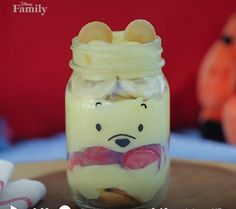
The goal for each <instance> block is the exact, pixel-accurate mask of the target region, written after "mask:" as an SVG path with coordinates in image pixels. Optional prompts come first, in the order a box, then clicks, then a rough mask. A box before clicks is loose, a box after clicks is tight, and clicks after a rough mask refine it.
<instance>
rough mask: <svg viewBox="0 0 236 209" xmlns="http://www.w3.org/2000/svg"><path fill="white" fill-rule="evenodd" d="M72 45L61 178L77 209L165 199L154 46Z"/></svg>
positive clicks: (164, 143)
mask: <svg viewBox="0 0 236 209" xmlns="http://www.w3.org/2000/svg"><path fill="white" fill-rule="evenodd" d="M122 38H123V32H113V43H105V42H101V41H100V42H99V41H92V42H90V43H89V44H84V43H79V41H78V39H77V37H76V38H74V39H73V41H72V46H71V49H72V52H73V58H72V60H71V61H70V67H71V68H72V69H73V74H72V75H71V78H70V80H69V82H68V85H67V89H66V135H67V147H68V167H67V176H68V182H69V186H70V188H71V190H72V192H73V194H74V198H75V201H76V203H77V204H78V205H79V206H80V207H81V208H126V209H127V208H150V207H156V206H158V205H159V204H160V203H161V202H162V200H163V199H164V197H165V195H166V192H167V183H168V171H169V162H170V159H169V154H168V150H169V133H170V128H169V123H170V122H169V88H168V84H167V81H166V79H165V77H164V75H163V73H162V67H163V65H164V60H163V58H162V57H161V53H162V48H161V40H160V38H159V37H157V38H156V39H155V40H154V41H153V42H151V43H145V44H143V43H137V42H124V41H122Z"/></svg>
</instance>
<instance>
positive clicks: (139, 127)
mask: <svg viewBox="0 0 236 209" xmlns="http://www.w3.org/2000/svg"><path fill="white" fill-rule="evenodd" d="M138 130H139V132H141V131H143V124H139V125H138Z"/></svg>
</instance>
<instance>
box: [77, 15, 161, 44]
mask: <svg viewBox="0 0 236 209" xmlns="http://www.w3.org/2000/svg"><path fill="white" fill-rule="evenodd" d="M112 36H113V35H112V30H111V29H110V27H109V26H108V25H107V24H105V23H103V22H99V21H94V22H90V23H88V24H86V25H85V26H84V27H83V28H82V29H81V30H80V32H79V35H78V39H79V42H80V43H89V42H90V41H93V40H96V41H104V42H107V43H112V39H113V37H112ZM155 38H156V31H155V29H154V27H153V26H152V24H151V23H150V22H148V21H147V20H142V19H138V20H134V21H132V22H130V23H129V24H128V26H127V27H126V29H125V31H124V41H135V42H139V43H149V42H152V41H154V40H155Z"/></svg>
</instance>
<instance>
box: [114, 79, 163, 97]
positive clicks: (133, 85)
mask: <svg viewBox="0 0 236 209" xmlns="http://www.w3.org/2000/svg"><path fill="white" fill-rule="evenodd" d="M161 91H162V84H161V82H160V79H159V77H157V76H154V77H151V76H147V77H143V78H139V79H132V80H119V90H118V91H117V93H118V94H119V95H121V96H123V97H129V96H132V97H134V98H137V97H143V98H144V99H150V98H152V97H158V96H160V93H161Z"/></svg>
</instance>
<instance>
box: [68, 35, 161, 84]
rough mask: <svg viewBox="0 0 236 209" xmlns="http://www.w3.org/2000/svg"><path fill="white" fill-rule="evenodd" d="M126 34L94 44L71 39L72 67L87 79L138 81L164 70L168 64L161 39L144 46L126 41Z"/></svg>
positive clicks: (93, 42)
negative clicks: (163, 56) (109, 40)
mask: <svg viewBox="0 0 236 209" xmlns="http://www.w3.org/2000/svg"><path fill="white" fill-rule="evenodd" d="M123 34H124V33H123V31H122V32H113V42H112V43H106V42H102V41H91V42H90V43H88V44H84V43H79V41H78V39H77V37H75V38H74V39H73V40H72V46H71V49H72V56H73V58H72V60H71V61H70V67H71V68H72V69H74V70H75V71H79V72H80V73H82V74H83V77H84V78H85V79H88V80H104V79H111V78H114V77H119V78H123V79H130V78H139V77H142V76H150V75H154V74H156V73H158V71H161V68H162V67H163V66H164V63H165V62H164V59H163V58H162V57H161V53H162V51H163V50H162V47H161V39H160V37H158V36H157V38H156V39H155V40H154V41H153V42H151V43H146V44H143V43H138V42H131V41H124V40H123Z"/></svg>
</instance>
